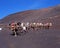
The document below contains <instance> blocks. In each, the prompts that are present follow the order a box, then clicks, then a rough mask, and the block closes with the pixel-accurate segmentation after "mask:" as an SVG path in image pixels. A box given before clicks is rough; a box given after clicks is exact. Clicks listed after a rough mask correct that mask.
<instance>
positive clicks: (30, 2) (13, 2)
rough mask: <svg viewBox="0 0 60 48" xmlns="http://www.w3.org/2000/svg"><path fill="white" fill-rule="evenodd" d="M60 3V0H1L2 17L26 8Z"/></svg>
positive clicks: (0, 11) (0, 15)
mask: <svg viewBox="0 0 60 48" xmlns="http://www.w3.org/2000/svg"><path fill="white" fill-rule="evenodd" d="M59 4H60V0H0V19H2V18H3V17H5V16H7V15H9V14H13V13H16V12H21V11H25V10H33V9H41V8H47V7H51V6H56V5H59Z"/></svg>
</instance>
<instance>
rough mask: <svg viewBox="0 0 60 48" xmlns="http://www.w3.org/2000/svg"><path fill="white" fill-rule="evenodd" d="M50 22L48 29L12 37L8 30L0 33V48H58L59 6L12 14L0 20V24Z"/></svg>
mask: <svg viewBox="0 0 60 48" xmlns="http://www.w3.org/2000/svg"><path fill="white" fill-rule="evenodd" d="M15 21H17V22H18V21H19V22H42V23H46V22H52V23H53V26H52V27H51V28H50V29H41V30H38V31H37V30H29V31H28V32H26V33H22V35H21V36H18V37H14V36H12V35H10V34H11V33H12V32H11V30H9V29H8V28H3V30H2V31H0V48H60V5H58V6H55V7H50V8H45V9H40V10H28V11H23V12H18V13H14V14H11V15H8V16H6V17H5V18H3V19H1V20H0V24H5V25H6V24H9V23H11V22H15Z"/></svg>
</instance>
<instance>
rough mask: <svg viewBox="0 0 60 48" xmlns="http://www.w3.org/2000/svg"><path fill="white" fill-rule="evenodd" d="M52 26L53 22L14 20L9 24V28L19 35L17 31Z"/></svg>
mask: <svg viewBox="0 0 60 48" xmlns="http://www.w3.org/2000/svg"><path fill="white" fill-rule="evenodd" d="M51 26H52V23H51V22H50V23H44V24H43V23H29V22H27V23H23V22H22V23H21V22H13V23H10V24H9V29H11V30H12V31H13V34H14V35H15V36H17V31H20V32H26V31H27V30H30V29H32V30H37V29H49V28H50V27H51Z"/></svg>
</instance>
